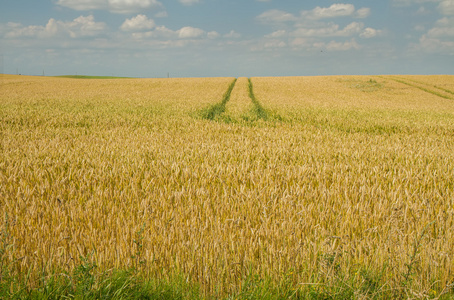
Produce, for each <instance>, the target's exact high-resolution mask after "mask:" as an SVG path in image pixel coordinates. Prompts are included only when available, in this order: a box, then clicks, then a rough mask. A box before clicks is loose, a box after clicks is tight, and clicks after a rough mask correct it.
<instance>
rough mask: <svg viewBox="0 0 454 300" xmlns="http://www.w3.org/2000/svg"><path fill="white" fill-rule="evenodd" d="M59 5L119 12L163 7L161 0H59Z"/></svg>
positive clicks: (126, 12)
mask: <svg viewBox="0 0 454 300" xmlns="http://www.w3.org/2000/svg"><path fill="white" fill-rule="evenodd" d="M57 5H60V6H64V7H68V8H71V9H74V10H108V11H110V12H113V13H119V14H128V13H134V12H139V11H142V10H144V9H151V8H154V7H162V4H161V2H159V1H157V0H58V1H57Z"/></svg>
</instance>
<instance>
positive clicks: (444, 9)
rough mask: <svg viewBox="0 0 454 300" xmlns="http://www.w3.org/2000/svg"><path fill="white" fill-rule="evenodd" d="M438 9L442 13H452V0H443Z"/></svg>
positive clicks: (453, 7) (451, 14) (453, 11)
mask: <svg viewBox="0 0 454 300" xmlns="http://www.w3.org/2000/svg"><path fill="white" fill-rule="evenodd" d="M438 10H439V11H440V13H442V14H443V15H449V16H453V15H454V0H444V1H442V2H441V3H440V4H439V5H438Z"/></svg>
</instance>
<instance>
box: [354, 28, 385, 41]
mask: <svg viewBox="0 0 454 300" xmlns="http://www.w3.org/2000/svg"><path fill="white" fill-rule="evenodd" d="M381 34H382V31H381V30H377V29H374V28H370V27H367V28H365V29H364V30H363V32H361V34H360V35H359V36H360V37H362V38H364V39H370V38H373V37H376V36H379V35H381Z"/></svg>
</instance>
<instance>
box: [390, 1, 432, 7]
mask: <svg viewBox="0 0 454 300" xmlns="http://www.w3.org/2000/svg"><path fill="white" fill-rule="evenodd" d="M429 2H432V3H435V2H440V0H392V4H393V5H394V6H411V5H420V4H423V3H429Z"/></svg>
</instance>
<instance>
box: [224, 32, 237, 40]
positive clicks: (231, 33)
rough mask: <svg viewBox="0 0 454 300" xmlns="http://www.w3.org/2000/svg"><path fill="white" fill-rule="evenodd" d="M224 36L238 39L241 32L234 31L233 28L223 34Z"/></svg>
mask: <svg viewBox="0 0 454 300" xmlns="http://www.w3.org/2000/svg"><path fill="white" fill-rule="evenodd" d="M224 37H225V38H229V39H238V38H240V37H241V34H239V33H238V32H236V31H235V30H231V31H230V32H229V33H227V34H225V35H224Z"/></svg>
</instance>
